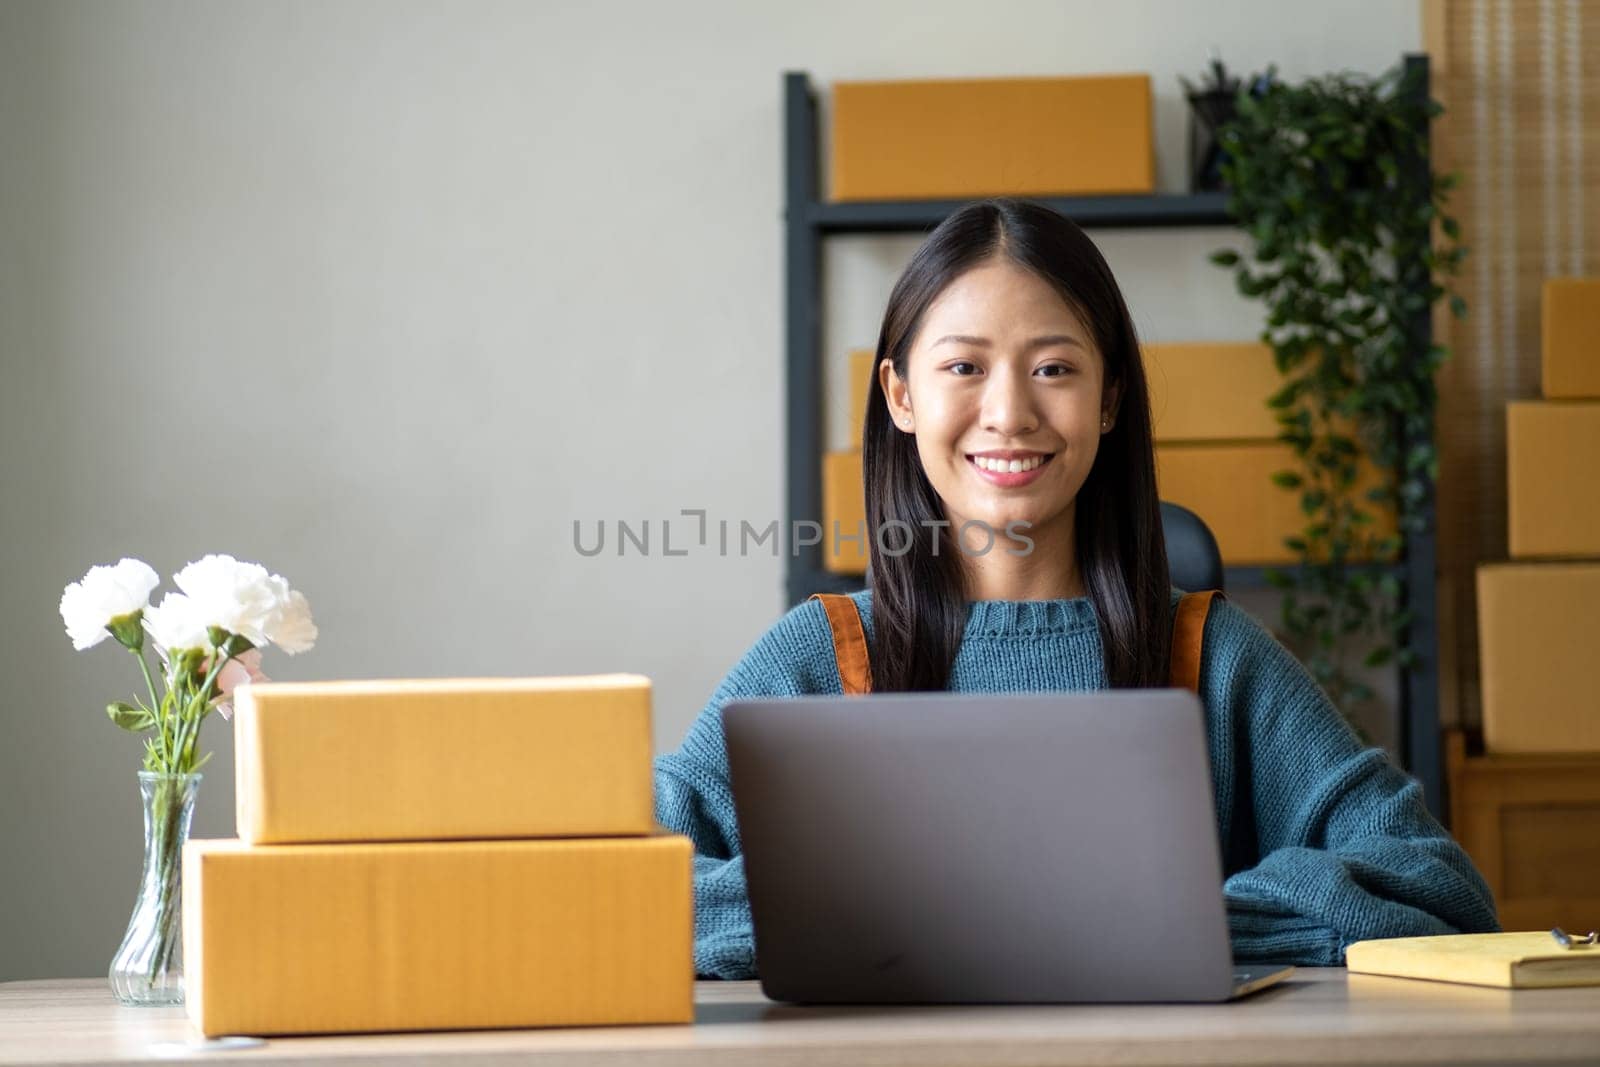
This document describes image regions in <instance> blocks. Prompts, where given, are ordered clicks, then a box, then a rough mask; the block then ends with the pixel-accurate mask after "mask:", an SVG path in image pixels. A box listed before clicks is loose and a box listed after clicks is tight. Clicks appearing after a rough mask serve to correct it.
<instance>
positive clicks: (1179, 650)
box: [1168, 589, 1227, 693]
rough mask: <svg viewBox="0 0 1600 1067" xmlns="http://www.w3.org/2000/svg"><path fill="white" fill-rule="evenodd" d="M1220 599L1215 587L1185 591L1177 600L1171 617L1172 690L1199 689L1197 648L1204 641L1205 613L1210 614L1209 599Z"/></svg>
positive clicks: (1220, 596)
mask: <svg viewBox="0 0 1600 1067" xmlns="http://www.w3.org/2000/svg"><path fill="white" fill-rule="evenodd" d="M1215 599H1223V600H1226V599H1227V598H1226V597H1224V596H1223V595H1222V594H1221V593H1220V592H1218V591H1217V590H1215V589H1210V590H1207V591H1206V592H1204V593H1185V594H1183V597H1182V599H1180V600H1179V601H1178V611H1177V614H1176V615H1175V616H1174V617H1173V620H1172V659H1171V661H1170V662H1171V665H1172V674H1171V677H1170V679H1169V680H1168V684H1169V685H1171V686H1172V687H1173V688H1174V689H1187V690H1189V691H1190V692H1191V693H1198V692H1200V649H1201V646H1202V645H1203V644H1204V643H1205V637H1206V616H1207V615H1209V614H1210V613H1211V601H1212V600H1215Z"/></svg>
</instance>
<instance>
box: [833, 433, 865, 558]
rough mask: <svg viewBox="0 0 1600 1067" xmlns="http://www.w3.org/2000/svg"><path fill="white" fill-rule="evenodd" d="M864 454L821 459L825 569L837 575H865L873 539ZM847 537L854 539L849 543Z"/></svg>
mask: <svg viewBox="0 0 1600 1067" xmlns="http://www.w3.org/2000/svg"><path fill="white" fill-rule="evenodd" d="M866 530H867V499H866V492H865V490H864V488H863V483H862V480H861V453H860V452H857V451H854V450H851V451H849V452H828V453H825V454H824V455H823V457H822V566H823V568H824V569H826V570H829V571H832V572H833V573H834V574H865V573H866V571H867V550H868V547H869V541H870V538H868V537H867V536H866ZM846 538H853V539H852V540H846Z"/></svg>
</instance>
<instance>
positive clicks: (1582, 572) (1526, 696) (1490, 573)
mask: <svg viewBox="0 0 1600 1067" xmlns="http://www.w3.org/2000/svg"><path fill="white" fill-rule="evenodd" d="M1596 633H1600V562H1594V563H1494V564H1487V565H1485V566H1482V567H1479V568H1478V658H1479V664H1480V666H1479V677H1480V679H1481V684H1482V687H1483V740H1484V749H1485V751H1487V752H1491V753H1495V754H1500V755H1511V754H1517V753H1522V754H1531V753H1557V752H1600V688H1596V687H1595V684H1594V655H1595V652H1594V639H1595V634H1596Z"/></svg>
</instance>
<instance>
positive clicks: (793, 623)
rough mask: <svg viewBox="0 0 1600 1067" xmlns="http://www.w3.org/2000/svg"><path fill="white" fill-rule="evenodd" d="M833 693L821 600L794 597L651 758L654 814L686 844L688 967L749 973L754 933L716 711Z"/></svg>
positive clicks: (833, 668) (706, 972)
mask: <svg viewBox="0 0 1600 1067" xmlns="http://www.w3.org/2000/svg"><path fill="white" fill-rule="evenodd" d="M830 692H831V693H838V692H840V688H839V674H838V666H837V664H836V662H835V660H834V654H833V641H832V637H831V631H830V630H829V629H828V624H827V617H826V614H825V613H824V612H823V610H822V606H821V605H820V604H819V603H817V602H816V601H814V600H807V601H803V602H802V603H800V604H798V605H796V606H795V607H794V608H792V609H790V611H789V612H788V614H786V615H785V616H784V617H783V618H781V619H779V620H778V622H776V623H775V624H774V625H773V626H772V628H771V629H769V630H768V631H767V632H766V633H765V634H763V635H762V636H761V638H760V639H758V640H757V641H756V643H755V644H754V645H753V646H752V647H751V648H750V650H749V651H748V652H746V653H745V655H744V657H743V658H742V659H740V661H739V662H738V663H737V664H736V665H735V666H734V668H733V669H732V670H731V671H729V672H728V675H727V677H725V678H724V679H723V680H722V682H721V684H720V685H718V686H717V688H716V690H715V692H713V693H712V696H711V700H710V701H709V702H708V703H707V704H706V706H705V709H704V710H703V711H701V713H700V715H699V716H698V717H697V718H696V719H695V721H694V723H693V724H692V725H691V726H690V727H689V732H688V734H687V735H686V736H685V737H684V739H683V743H682V744H681V745H680V746H679V747H678V749H677V751H675V752H668V753H665V754H663V755H661V756H658V757H656V760H655V793H656V796H655V804H656V821H657V822H659V823H660V824H661V825H662V826H664V827H666V828H667V829H669V830H672V831H674V832H676V833H681V834H684V835H686V836H688V837H689V839H690V840H692V841H693V842H694V852H695V855H694V924H695V932H694V966H695V973H696V974H697V975H700V976H703V977H712V978H754V977H755V973H756V972H755V935H754V932H753V930H752V928H751V924H750V901H749V898H748V897H747V896H746V893H745V878H744V856H743V855H742V853H741V850H740V847H739V827H738V824H737V822H736V821H735V818H734V809H733V790H732V788H731V786H730V785H729V774H728V751H727V746H726V744H725V742H724V740H723V734H722V709H723V707H724V706H726V705H727V704H728V703H730V702H731V701H735V700H751V699H756V698H761V697H790V696H802V695H805V694H810V693H830Z"/></svg>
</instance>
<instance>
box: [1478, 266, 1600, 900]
mask: <svg viewBox="0 0 1600 1067" xmlns="http://www.w3.org/2000/svg"><path fill="white" fill-rule="evenodd" d="M1542 341H1543V368H1542V370H1543V374H1542V386H1541V392H1542V393H1543V399H1542V400H1536V401H1525V402H1516V403H1512V404H1509V405H1507V411H1506V430H1507V438H1506V455H1507V473H1508V486H1507V488H1508V505H1509V516H1508V517H1509V520H1510V521H1509V524H1508V526H1509V533H1510V538H1509V547H1510V551H1511V557H1512V561H1513V562H1509V563H1492V564H1485V565H1483V566H1481V567H1479V569H1478V575H1477V577H1478V650H1479V669H1480V681H1481V686H1482V696H1483V739H1484V750H1485V751H1484V754H1483V755H1475V756H1471V757H1469V756H1468V755H1467V751H1466V743H1465V739H1464V737H1463V735H1462V733H1461V732H1460V731H1452V732H1451V733H1450V734H1449V735H1448V736H1447V742H1448V747H1447V756H1448V766H1449V782H1450V810H1451V830H1452V831H1453V832H1454V833H1455V836H1456V838H1457V839H1458V840H1459V841H1460V842H1461V845H1462V847H1463V848H1465V849H1466V850H1467V852H1468V854H1469V855H1471V857H1472V859H1473V862H1474V863H1475V864H1476V865H1477V867H1478V869H1479V870H1480V871H1481V872H1482V873H1483V876H1484V879H1485V880H1486V881H1487V882H1488V884H1489V888H1490V890H1491V891H1493V893H1494V897H1495V903H1496V905H1497V906H1498V908H1499V912H1500V922H1501V924H1502V925H1503V926H1504V927H1505V928H1506V929H1508V930H1539V929H1545V930H1548V929H1549V928H1550V927H1552V926H1562V927H1565V928H1566V929H1569V930H1591V929H1594V928H1595V927H1596V926H1600V848H1597V847H1596V845H1595V842H1596V841H1600V689H1597V688H1596V686H1595V680H1594V671H1593V659H1594V655H1595V651H1594V646H1595V635H1596V634H1597V633H1600V278H1582V279H1578V278H1571V279H1555V280H1551V281H1548V282H1546V283H1545V289H1544V320H1543V338H1542Z"/></svg>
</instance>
